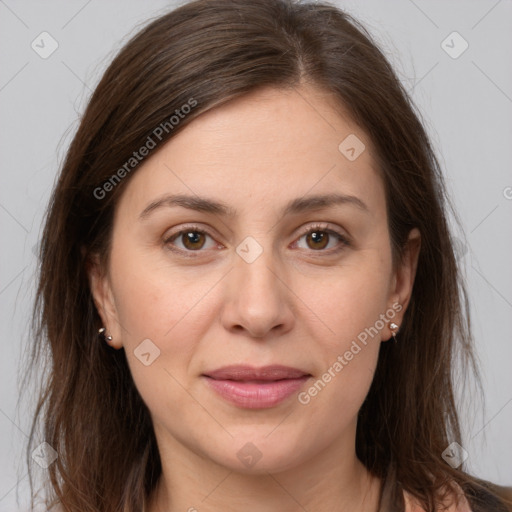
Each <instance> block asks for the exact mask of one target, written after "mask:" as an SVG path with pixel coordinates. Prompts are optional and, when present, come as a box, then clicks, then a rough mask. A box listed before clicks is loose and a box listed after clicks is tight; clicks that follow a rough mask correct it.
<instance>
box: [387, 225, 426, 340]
mask: <svg viewBox="0 0 512 512" xmlns="http://www.w3.org/2000/svg"><path fill="white" fill-rule="evenodd" d="M420 248H421V234H420V232H419V230H418V229H417V228H414V229H412V230H411V231H410V233H409V237H408V239H407V242H406V243H405V247H404V249H403V253H402V257H401V259H400V261H399V262H398V263H397V268H396V270H395V271H394V273H393V278H392V281H391V287H390V295H389V306H390V307H392V309H394V310H395V311H397V314H396V316H395V317H394V318H393V320H392V321H393V322H394V323H395V324H397V325H398V327H399V328H400V326H401V325H402V322H403V318H404V315H405V312H406V310H407V306H408V305H409V302H410V300H411V295H412V288H413V285H414V278H415V277H416V269H417V267H418V257H419V254H420ZM393 304H394V305H395V306H394V307H393ZM398 304H399V305H400V306H401V308H398ZM389 336H390V337H391V336H392V333H391V330H390V331H389ZM388 339H389V338H388Z"/></svg>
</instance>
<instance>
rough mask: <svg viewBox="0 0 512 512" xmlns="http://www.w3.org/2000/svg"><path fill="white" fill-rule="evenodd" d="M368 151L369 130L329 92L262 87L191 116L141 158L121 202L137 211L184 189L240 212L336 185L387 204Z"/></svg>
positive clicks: (380, 205) (369, 200)
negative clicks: (153, 149) (192, 117)
mask: <svg viewBox="0 0 512 512" xmlns="http://www.w3.org/2000/svg"><path fill="white" fill-rule="evenodd" d="M372 155H373V148H372V144H371V141H370V139H369V137H368V136H367V134H366V133H365V132H364V131H363V130H362V129H361V128H360V127H358V126H357V125H356V123H354V122H353V121H352V119H351V118H350V116H349V115H348V113H347V112H346V111H345V110H344V109H343V107H342V106H340V105H339V104H338V103H337V102H336V101H335V100H334V98H333V96H332V95H329V94H328V93H326V92H323V91H322V90H320V89H316V88H312V87H301V88H290V89H272V88H267V89H261V90H258V91H255V92H252V93H250V94H248V95H246V96H243V97H241V98H237V99H235V100H232V101H230V102H228V103H226V104H224V105H221V106H219V107H216V108H214V109H212V110H209V111H207V112H205V113H203V114H201V115H200V116H199V117H197V118H196V119H194V120H193V121H192V122H191V123H190V124H189V125H187V126H186V127H185V128H184V129H183V130H182V131H181V132H179V133H178V134H177V135H176V136H174V137H173V138H172V139H170V140H169V141H168V142H167V143H166V144H165V145H164V146H162V147H161V148H160V149H159V150H158V151H157V152H155V153H154V154H153V155H150V157H148V158H147V159H146V161H144V162H143V163H142V164H140V165H139V168H138V169H137V171H136V172H135V174H134V176H132V178H131V180H130V183H129V184H128V187H127V188H126V190H125V192H124V194H123V197H122V198H121V203H127V202H128V203H130V206H131V207H134V208H138V209H139V210H140V208H144V207H145V206H146V204H144V203H147V201H149V200H155V199H156V198H158V197H159V196H162V195H164V194H166V193H186V194H189V195H196V196H208V197H212V198H216V199H219V200H221V201H222V202H224V203H227V204H229V205H230V206H231V209H232V210H233V211H234V212H237V213H240V214H242V213H243V212H244V211H245V210H247V209H249V208H250V209H251V211H255V210H259V209H263V208H267V207H268V205H269V204H270V203H275V202H279V203H283V204H284V203H289V202H290V200H292V199H295V198H297V197H301V196H305V195H317V194H327V193H333V192H339V193H344V194H348V195H354V196H358V197H360V198H361V199H362V200H363V201H364V202H365V203H370V204H372V205H373V208H374V209H382V208H383V209H384V210H385V198H384V188H383V184H382V182H381V178H380V173H379V172H378V170H377V168H376V163H375V162H376V159H375V158H374V157H373V156H372ZM354 157H355V158H354ZM267 209H268V208H267ZM130 210H132V208H130Z"/></svg>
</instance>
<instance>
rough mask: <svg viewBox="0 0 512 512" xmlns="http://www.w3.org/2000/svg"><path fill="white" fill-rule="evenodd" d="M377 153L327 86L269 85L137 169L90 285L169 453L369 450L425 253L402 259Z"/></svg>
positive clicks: (268, 459)
mask: <svg viewBox="0 0 512 512" xmlns="http://www.w3.org/2000/svg"><path fill="white" fill-rule="evenodd" d="M340 143H341V145H340ZM363 144H364V146H363ZM372 151H373V150H372V144H371V141H370V140H369V138H368V136H367V135H366V133H364V132H363V131H362V130H361V129H360V128H359V127H358V126H356V125H355V124H354V123H353V122H352V121H351V120H350V118H349V117H348V116H346V115H342V114H341V113H340V112H336V111H335V109H334V107H333V103H332V98H331V99H329V97H328V96H327V95H325V94H322V93H321V92H320V91H319V90H318V89H314V88H311V87H305V86H303V87H301V88H297V89H290V90H277V89H265V90H260V91H258V92H255V93H252V94H250V95H248V96H245V97H243V98H241V99H237V100H235V101H232V102H230V103H228V104H226V105H224V106H221V107H218V108H216V109H213V110H211V111H209V112H207V113H205V114H203V115H201V116H200V117H199V118H197V119H196V120H194V121H193V122H191V123H190V124H189V125H188V126H187V127H186V128H185V129H184V130H183V131H181V132H180V133H179V134H178V135H176V136H175V137H174V138H172V140H171V141H169V142H167V143H166V144H165V145H164V146H163V147H162V148H161V149H160V150H158V152H155V153H154V154H152V155H150V156H149V157H148V158H147V159H146V160H145V161H144V162H143V163H142V164H140V165H139V168H138V169H137V170H136V171H134V175H133V176H132V177H131V178H130V182H129V183H128V184H127V187H126V189H125V191H124V192H123V195H122V196H121V199H120V201H119V203H118V205H117V209H116V214H115V220H114V228H113V239H112V247H111V254H110V262H109V267H108V269H107V271H106V274H105V275H104V277H102V276H101V275H100V274H99V273H96V272H91V284H92V289H93V293H94V296H95V300H96V303H97V305H98V309H99V311H100V314H101V316H102V319H103V321H104V324H105V325H106V327H107V331H108V333H109V334H110V335H112V336H113V342H112V344H113V345H114V346H116V347H119V348H120V347H124V349H125V352H126V357H127V361H128V364H129V367H130V370H131V373H132V375H133V379H134V382H135V384H136V386H137V388H138V390H139V392H140V394H141V396H142V398H143V399H144V401H145V403H146V404H147V406H148V408H149V411H150V413H151V416H152V419H153V424H154V428H155V433H156V435H157V440H158V443H159V448H160V450H161V452H164V454H165V453H167V452H168V453H169V454H170V453H173V454H177V453H182V454H189V456H193V457H195V456H198V457H200V458H202V459H207V460H209V461H211V462H214V463H217V464H220V465H222V466H224V467H228V468H230V469H233V470H236V471H243V472H260V471H261V472H262V471H279V470H285V469H289V468H292V467H295V466H297V465H299V464H301V463H303V462H306V461H308V460H310V459H312V457H315V456H317V455H318V454H320V453H325V452H326V450H329V452H330V453H335V454H339V453H344V454H347V453H353V452H354V442H355V427H356V418H357V413H358V411H359V409H360V407H361V405H362V403H363V400H364V398H365V396H366V394H367V392H368V390H369V387H370V384H371V382H372V378H373V375H374V371H375V368H376V364H377V356H378V352H379V346H380V343H381V342H382V341H386V340H388V339H390V336H391V331H390V328H389V322H395V323H397V324H398V325H400V323H401V320H402V317H403V313H404V312H405V307H406V305H407V303H408V300H409V295H410V291H411V287H412V281H413V279H414V271H415V256H414V251H411V255H410V257H406V258H405V259H404V263H403V264H402V266H401V267H399V268H398V269H397V270H396V271H395V270H394V269H393V267H392V259H391V245H390V236H389V232H388V226H387V217H386V202H385V194H384V187H383V183H382V180H381V178H380V177H379V174H378V172H377V169H376V164H375V160H374V157H373V156H372ZM177 195H179V196H182V198H181V200H180V201H175V202H173V201H172V196H177ZM320 196H322V197H324V196H325V197H327V200H325V201H322V200H319V199H316V200H313V198H319V197H320ZM335 196H336V197H337V198H338V199H336V200H331V199H334V198H335ZM185 197H186V198H188V199H185ZM206 201H208V202H211V203H215V204H216V205H222V208H221V207H220V206H216V207H215V208H213V207H212V206H210V207H208V208H207V207H206ZM224 209H225V211H224ZM310 230H311V233H310V234H308V231H310ZM180 233H181V234H180ZM187 233H188V234H187ZM270 365H272V366H273V365H279V366H285V367H288V370H286V369H284V370H283V369H281V370H282V371H273V370H272V369H268V368H267V369H266V370H265V368H264V367H267V366H270ZM228 366H241V367H244V368H242V369H240V368H238V369H237V368H235V369H233V368H232V369H228V370H227V371H226V372H224V373H222V372H217V373H215V371H216V370H219V369H222V368H225V367H228ZM290 369H294V371H292V370H290Z"/></svg>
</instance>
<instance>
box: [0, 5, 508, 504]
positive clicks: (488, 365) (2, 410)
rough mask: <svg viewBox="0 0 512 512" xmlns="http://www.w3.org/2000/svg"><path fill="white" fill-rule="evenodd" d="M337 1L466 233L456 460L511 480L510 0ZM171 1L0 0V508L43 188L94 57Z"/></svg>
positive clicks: (8, 480)
mask: <svg viewBox="0 0 512 512" xmlns="http://www.w3.org/2000/svg"><path fill="white" fill-rule="evenodd" d="M337 3H338V5H340V6H341V7H344V8H345V9H347V11H348V12H350V13H352V14H354V15H356V16H357V17H358V18H359V19H361V20H362V21H363V22H364V23H365V24H366V26H367V27H368V28H369V30H370V31H371V32H372V34H374V35H375V37H376V38H377V40H378V41H379V42H380V43H381V45H382V47H383V49H384V50H385V52H386V53H387V55H388V56H389V58H390V59H391V61H392V63H393V64H394V65H395V67H396V69H397V71H398V73H399V76H400V77H401V79H402V80H403V82H404V84H405V85H406V87H407V89H408V90H410V91H412V95H413V98H414V100H415V102H416V104H417V105H418V106H419V108H420V110H421V112H422V115H423V117H424V121H425V123H426V126H427V128H428V130H429V133H430V134H431V136H432V139H433V142H434V145H435V147H436V150H437V152H438V154H439V157H440V160H441V163H442V165H443V168H444V170H445V173H446V179H447V184H448V187H449V192H450V194H451V195H452V197H453V200H454V203H455V206H456V208H457V210H458V212H459V215H460V219H461V221H462V225H463V229H464V233H465V236H466V241H464V236H463V234H462V233H461V234H460V235H459V237H460V243H459V256H460V261H461V263H462V264H463V265H464V268H465V271H466V274H467V283H468V287H469V292H470V298H471V309H472V314H473V326H474V333H475V337H476V341H477V352H478V357H479V359H480V362H481V368H482V374H483V384H484V391H485V414H479V412H478V411H479V410H480V409H478V407H469V406H470V405H474V403H473V402H472V401H471V403H469V402H468V403H466V401H465V400H462V398H465V397H467V396H468V395H467V393H462V395H463V396H461V409H463V424H464V433H465V439H466V440H465V442H464V448H465V450H466V451H467V452H468V459H467V464H468V467H469V469H470V470H471V471H472V472H473V473H475V474H477V475H478V476H480V477H483V478H486V479H490V480H492V481H494V482H496V483H499V484H502V485H512V437H511V434H510V433H511V432H512V428H511V427H512V372H511V371H510V367H511V362H512V344H511V336H510V333H511V328H512V314H511V313H512V273H511V270H510V262H511V254H512V237H511V233H512V230H511V227H512V224H511V219H512V172H511V163H512V149H511V146H512V137H511V135H512V115H511V114H512V66H511V63H510V62H511V61H510V49H511V48H512V30H511V28H512V2H511V1H510V0H501V1H496V0H481V1H467V0H464V1H462V0H459V1H448V2H447V1H428V2H427V1H425V0H423V1H420V0H414V1H412V0H394V1H388V2H381V1H379V0H371V1H370V0H365V1H362V2H356V1H340V2H337ZM172 5H175V4H173V3H170V2H164V1H156V0H154V1H146V2H141V1H140V2H135V1H131V2H127V1H124V2H122V1H120V0H117V1H113V0H110V1H102V2H100V1H99V0H90V1H69V0H68V1H55V0H52V1H46V2H36V1H15V0H0V41H1V45H0V48H1V49H0V59H1V60H0V62H1V64H0V112H1V118H0V119H1V121H0V126H1V137H0V158H1V162H2V166H1V172H2V180H1V187H0V240H1V244H2V258H1V269H0V329H1V348H2V357H0V390H1V391H0V462H1V464H0V512H6V511H9V512H12V511H14V510H26V505H25V508H24V505H23V504H24V503H25V502H26V496H27V487H26V486H27V482H28V478H27V476H26V475H27V471H26V468H25V466H24V458H23V457H22V455H23V452H22V450H23V448H24V443H25V442H26V439H27V433H28V431H29V415H28V411H29V410H30V407H31V404H30V403H26V402H25V403H22V404H20V405H18V396H19V387H18V383H17V382H18V380H19V377H20V375H22V374H23V372H24V368H23V366H20V364H19V363H20V358H21V355H22V353H23V350H24V349H25V347H26V344H27V339H28V330H27V329H28V322H29V318H30V307H31V301H32V298H33V291H34V283H35V279H34V277H35V270H36V267H35V256H34V252H33V248H34V246H35V245H36V243H37V240H38V235H39V232H40V225H41V218H42V215H43V211H44V208H45V206H46V203H47V200H48V197H49V193H50V190H51V188H52V186H53V183H54V179H55V177H56V173H57V170H58V167H59V165H60V163H61V162H62V158H63V156H64V154H65V151H66V148H67V145H68V144H69V142H70V140H71V136H72V134H73V133H74V131H75V129H76V127H77V124H78V119H79V116H80V113H81V112H82V111H83V108H84V106H85V104H86V100H87V98H88V96H89V94H90V92H91V90H92V89H93V88H94V86H95V84H96V83H97V81H98V79H99V77H100V76H101V73H102V71H104V69H105V67H106V65H107V64H108V62H109V61H110V60H111V59H112V57H113V56H114V54H115V53H116V51H117V50H118V49H119V48H120V47H121V46H122V44H123V43H124V42H126V40H127V37H128V36H130V35H132V34H133V33H134V32H135V31H136V30H137V28H138V27H140V25H141V24H144V23H145V22H146V21H147V20H149V18H151V17H153V16H156V15H159V14H161V13H163V12H166V11H167V10H169V8H170V7H171V6H172ZM43 31H47V32H49V33H50V34H51V36H52V37H53V38H54V39H55V40H56V41H57V43H58V45H59V46H58V48H57V50H56V51H55V52H54V53H53V54H52V55H51V56H49V57H48V58H46V59H43V58H41V57H40V56H39V55H38V54H37V53H36V52H35V51H34V50H33V49H32V47H31V43H32V41H34V40H36V42H37V41H40V38H38V36H39V34H41V32H43ZM453 31H457V32H458V33H459V34H460V35H461V36H462V38H463V39H464V40H465V41H467V43H468V44H469V47H468V48H467V50H466V51H465V52H464V53H462V54H461V55H460V56H457V58H453V56H454V55H455V54H457V53H459V52H460V50H461V49H462V48H463V44H464V42H463V40H461V39H457V36H453V35H452V36H450V37H448V36H449V35H450V34H452V32H453ZM447 37H448V39H446V38H447ZM444 40H446V42H445V43H444V45H442V42H443V41H444ZM45 47H46V48H48V47H49V46H48V44H46V45H45ZM449 47H451V48H449ZM445 49H446V50H448V51H449V52H451V53H452V56H450V55H449V54H448V53H447V52H446V51H445ZM507 55H509V57H507ZM19 366H20V369H19V370H18V367H19ZM18 373H19V374H20V375H18ZM467 389H469V388H464V389H463V390H462V391H467ZM481 409H482V410H483V407H482V408H481ZM440 421H441V419H440ZM40 441H41V442H42V441H43V439H40ZM44 473H45V472H44V469H41V468H39V467H37V468H36V474H37V475H39V476H41V477H43V476H44ZM16 495H18V498H19V500H20V505H18V504H16Z"/></svg>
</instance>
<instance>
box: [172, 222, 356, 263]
mask: <svg viewBox="0 0 512 512" xmlns="http://www.w3.org/2000/svg"><path fill="white" fill-rule="evenodd" d="M315 230H318V231H324V232H326V233H328V234H330V235H336V236H337V237H338V239H339V241H340V244H341V246H340V247H336V248H331V249H327V250H318V251H315V250H314V249H311V250H310V252H312V253H315V252H317V253H318V256H322V255H324V256H328V255H333V254H337V253H339V252H340V251H342V250H343V249H345V248H346V247H347V246H350V245H352V241H351V238H350V237H349V236H348V235H347V234H344V233H341V232H340V231H338V229H336V228H333V227H331V224H330V223H326V222H316V223H315V222H314V223H313V224H312V225H309V226H308V227H307V228H302V229H300V231H298V232H297V233H296V234H295V239H294V242H293V243H294V244H295V243H297V241H298V240H300V239H301V238H302V237H304V236H306V235H308V234H309V233H311V232H314V231H315ZM190 231H192V232H198V233H202V234H205V235H208V236H209V237H210V238H212V240H215V237H214V235H213V234H212V233H211V232H210V230H209V229H208V228H204V227H201V226H198V225H197V224H185V225H183V226H182V227H181V229H179V230H178V231H175V232H173V233H172V234H170V235H169V236H165V237H164V240H163V242H164V244H165V245H167V246H171V247H170V250H172V251H173V252H177V253H179V254H182V255H184V256H185V257H192V258H195V257H198V256H199V254H200V253H201V252H205V251H204V250H201V249H199V250H197V251H191V250H184V249H180V248H177V247H172V244H170V242H171V241H172V240H173V239H175V238H177V237H179V235H182V234H183V233H186V232H190ZM215 242H216V243H217V244H218V245H219V242H217V241H216V240H215ZM194 253H197V255H196V254H194Z"/></svg>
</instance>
